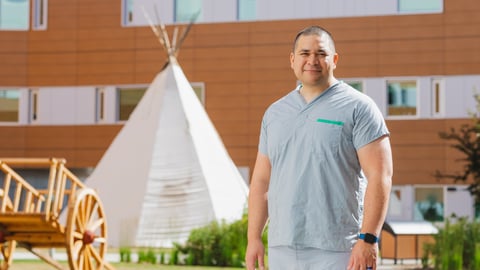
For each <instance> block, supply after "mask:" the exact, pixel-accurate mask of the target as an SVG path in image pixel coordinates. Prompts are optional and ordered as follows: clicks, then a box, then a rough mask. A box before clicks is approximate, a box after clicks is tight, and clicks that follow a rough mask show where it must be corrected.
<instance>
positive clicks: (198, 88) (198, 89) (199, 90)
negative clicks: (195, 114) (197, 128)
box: [190, 82, 205, 106]
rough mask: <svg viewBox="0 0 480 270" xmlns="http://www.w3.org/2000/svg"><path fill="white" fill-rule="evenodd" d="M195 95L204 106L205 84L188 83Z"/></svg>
mask: <svg viewBox="0 0 480 270" xmlns="http://www.w3.org/2000/svg"><path fill="white" fill-rule="evenodd" d="M190 84H191V86H192V88H193V91H194V92H195V95H197V97H198V99H199V100H200V102H201V103H202V105H203V106H205V84H204V83H202V82H193V83H190Z"/></svg>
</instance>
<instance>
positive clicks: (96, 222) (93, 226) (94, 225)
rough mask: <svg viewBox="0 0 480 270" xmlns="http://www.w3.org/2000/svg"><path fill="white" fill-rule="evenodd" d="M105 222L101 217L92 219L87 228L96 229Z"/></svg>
mask: <svg viewBox="0 0 480 270" xmlns="http://www.w3.org/2000/svg"><path fill="white" fill-rule="evenodd" d="M104 222H105V219H103V218H100V219H97V220H92V221H91V222H90V225H89V226H87V230H89V231H92V232H94V231H96V230H97V229H98V228H99V227H100V226H102V224H103V223H104Z"/></svg>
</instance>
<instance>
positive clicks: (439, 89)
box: [432, 79, 445, 117]
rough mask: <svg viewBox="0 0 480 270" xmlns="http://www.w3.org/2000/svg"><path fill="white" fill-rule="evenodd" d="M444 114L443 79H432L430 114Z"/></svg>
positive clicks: (439, 115) (438, 115) (441, 115)
mask: <svg viewBox="0 0 480 270" xmlns="http://www.w3.org/2000/svg"><path fill="white" fill-rule="evenodd" d="M444 114H445V89H444V84H443V81H442V80H440V79H434V80H433V81H432V115H433V116H434V117H435V116H436V117H443V116H444Z"/></svg>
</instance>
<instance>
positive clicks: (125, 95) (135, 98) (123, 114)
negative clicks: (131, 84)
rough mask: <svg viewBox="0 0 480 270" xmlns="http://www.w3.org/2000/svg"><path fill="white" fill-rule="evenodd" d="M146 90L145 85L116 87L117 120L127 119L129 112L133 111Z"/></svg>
mask: <svg viewBox="0 0 480 270" xmlns="http://www.w3.org/2000/svg"><path fill="white" fill-rule="evenodd" d="M146 90H147V88H146V87H135V88H118V89H117V95H118V107H117V108H118V110H117V112H118V118H117V119H118V120H119V121H127V120H128V118H129V117H130V114H131V113H132V112H133V110H134V109H135V107H136V106H137V104H138V102H140V99H142V97H143V94H144V93H145V91H146Z"/></svg>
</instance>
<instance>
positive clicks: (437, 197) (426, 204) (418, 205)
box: [413, 187, 445, 222]
mask: <svg viewBox="0 0 480 270" xmlns="http://www.w3.org/2000/svg"><path fill="white" fill-rule="evenodd" d="M444 205H445V203H444V196H443V187H416V188H415V209H414V215H413V218H414V220H419V221H420V220H426V221H431V222H434V221H443V219H444V208H445V206H444Z"/></svg>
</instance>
